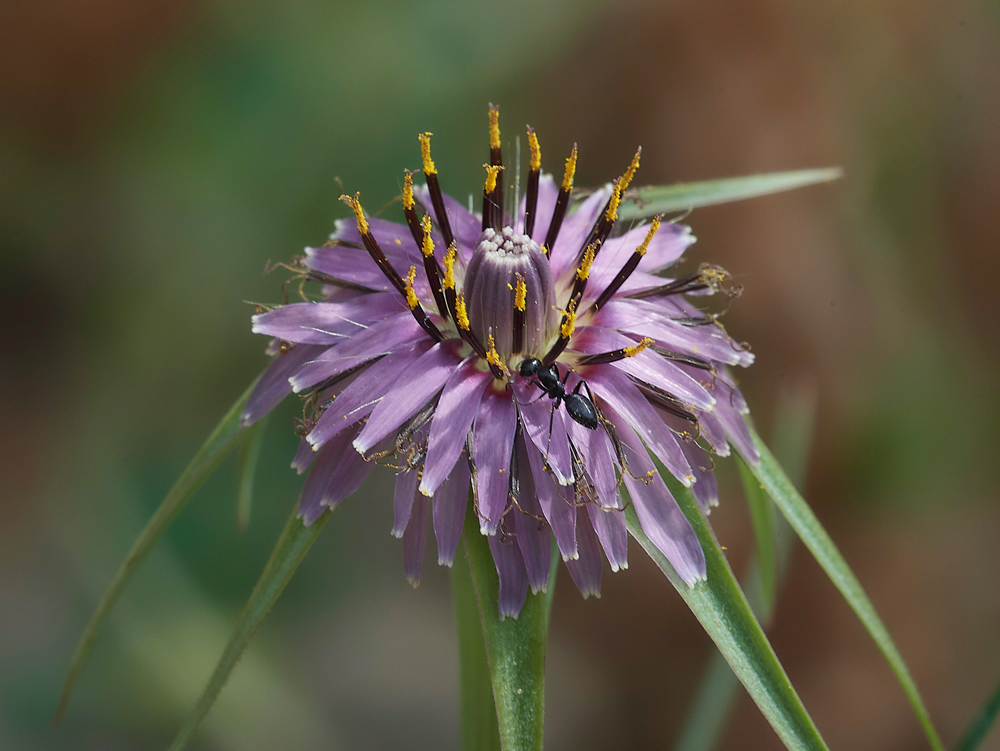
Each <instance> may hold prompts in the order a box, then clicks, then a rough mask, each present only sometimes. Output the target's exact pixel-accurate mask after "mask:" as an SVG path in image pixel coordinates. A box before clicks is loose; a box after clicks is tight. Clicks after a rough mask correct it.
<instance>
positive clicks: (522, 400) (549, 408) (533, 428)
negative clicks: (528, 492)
mask: <svg viewBox="0 0 1000 751" xmlns="http://www.w3.org/2000/svg"><path fill="white" fill-rule="evenodd" d="M514 393H515V395H516V397H517V401H518V405H519V407H520V412H521V424H522V425H524V429H525V431H527V433H528V437H529V438H530V439H531V442H532V443H533V444H535V448H537V449H538V450H539V451H541V452H542V456H544V457H545V464H546V466H547V467H548V468H549V469H551V470H552V473H553V474H554V475H555V478H556V480H558V481H559V484H560V485H572V484H573V462H572V459H571V457H570V451H569V439H568V437H567V434H566V420H565V414H564V410H561V409H556V410H554V409H553V402H552V400H551V399H549V398H547V397H546V396H545V395H544V394H542V393H541V392H540V391H538V390H537V389H536V388H535V387H533V386H531V385H530V384H529V383H528V382H527V381H526V380H524V379H523V378H521V377H520V376H518V377H516V378H515V381H514ZM550 424H551V426H552V429H551V430H549V425H550Z"/></svg>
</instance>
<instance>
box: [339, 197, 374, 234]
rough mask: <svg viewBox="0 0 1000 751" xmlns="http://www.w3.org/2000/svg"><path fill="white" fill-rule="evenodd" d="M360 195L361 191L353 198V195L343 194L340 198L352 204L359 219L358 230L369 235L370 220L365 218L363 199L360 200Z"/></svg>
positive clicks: (355, 215) (349, 204) (352, 208)
mask: <svg viewBox="0 0 1000 751" xmlns="http://www.w3.org/2000/svg"><path fill="white" fill-rule="evenodd" d="M360 197H361V194H360V193H355V194H354V197H353V198H351V196H341V197H340V200H341V201H343V202H344V203H346V204H347V205H348V206H350V207H351V210H352V211H353V212H354V217H355V219H357V220H358V232H360V233H361V234H362V235H367V234H368V220H367V219H365V213H364V212H363V211H362V210H361V201H360V200H359V199H360Z"/></svg>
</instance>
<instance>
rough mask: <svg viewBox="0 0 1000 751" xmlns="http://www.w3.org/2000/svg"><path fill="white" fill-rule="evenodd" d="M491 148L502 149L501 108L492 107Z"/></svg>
mask: <svg viewBox="0 0 1000 751" xmlns="http://www.w3.org/2000/svg"><path fill="white" fill-rule="evenodd" d="M490 148H491V149H499V148H500V108H499V107H494V106H493V105H492V104H491V105H490Z"/></svg>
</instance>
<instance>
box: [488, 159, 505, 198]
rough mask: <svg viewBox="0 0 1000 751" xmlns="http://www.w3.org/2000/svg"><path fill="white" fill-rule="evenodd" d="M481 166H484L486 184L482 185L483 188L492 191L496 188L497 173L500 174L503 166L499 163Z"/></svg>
mask: <svg viewBox="0 0 1000 751" xmlns="http://www.w3.org/2000/svg"><path fill="white" fill-rule="evenodd" d="M483 166H484V167H485V168H486V185H484V186H483V190H484V191H486V192H487V193H492V192H493V191H494V190H496V189H497V175H499V174H500V170H502V169H503V167H501V166H500V165H499V164H484V165H483Z"/></svg>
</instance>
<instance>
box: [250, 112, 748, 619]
mask: <svg viewBox="0 0 1000 751" xmlns="http://www.w3.org/2000/svg"><path fill="white" fill-rule="evenodd" d="M419 139H420V147H421V157H422V165H423V169H422V172H423V176H424V178H425V181H426V185H425V186H418V185H414V184H413V173H411V172H409V171H407V172H406V173H405V181H404V191H403V196H402V207H403V216H404V218H405V220H406V224H405V225H403V224H396V223H393V222H390V221H387V220H384V219H381V218H376V217H373V216H370V215H368V214H367V213H366V212H365V210H364V208H363V206H362V203H361V200H360V196H359V195H357V194H355V195H354V196H344V197H343V198H342V200H343V201H344V202H345V203H346V204H347V205H348V206H350V208H351V210H352V212H353V213H354V218H353V219H349V220H341V221H338V222H337V228H336V231H335V232H334V233H333V235H332V236H331V238H330V240H329V241H328V242H327V243H325V244H324V245H323V246H321V247H318V248H307V249H306V256H305V258H303V259H301V261H300V262H299V265H298V266H297V267H296V268H297V270H298V271H299V272H300V275H301V278H302V279H303V280H309V281H316V282H319V283H321V284H322V285H323V294H324V299H323V301H321V302H314V301H311V300H307V301H305V302H301V303H294V304H287V305H284V306H281V307H278V308H274V309H270V310H261V311H259V312H258V313H257V315H255V316H254V317H253V330H254V332H256V333H260V334H265V335H268V336H270V337H272V338H273V339H272V343H271V347H270V350H269V351H270V353H271V354H272V355H274V358H275V359H274V361H273V363H272V364H271V366H270V367H269V369H268V370H267V372H266V373H265V374H264V376H263V377H262V378H261V380H260V382H259V383H258V384H257V386H256V389H255V391H254V393H253V394H252V395H251V397H250V399H249V401H248V402H247V406H246V408H245V411H244V413H243V422H244V424H250V423H252V422H254V421H255V420H257V419H259V418H260V417H262V416H263V415H265V414H266V413H267V412H269V411H270V410H271V409H273V408H274V406H276V405H277V404H278V402H280V401H281V400H282V399H283V398H284V397H285V396H286V395H287V394H288V393H289V392H290V391H292V392H295V393H297V394H299V395H300V396H302V397H304V398H305V405H306V411H305V414H304V417H303V419H302V420H301V421H300V424H299V432H300V434H301V436H302V443H301V446H300V448H299V451H298V453H297V454H296V456H295V459H294V461H293V465H292V466H293V467H295V468H297V469H298V471H299V472H300V473H301V472H305V471H307V470H308V472H309V476H308V478H307V480H306V483H305V486H304V488H303V490H302V496H301V499H300V514H301V516H302V517H303V518H304V520H305V521H306V523H311V522H312V521H314V520H315V519H317V518H319V516H320V515H322V514H323V513H324V511H326V510H327V509H329V508H334V507H335V506H336V505H337V504H339V503H340V502H341V501H342V500H343V499H344V498H346V497H347V496H349V495H350V494H352V493H353V492H354V491H355V490H357V489H358V487H359V486H360V485H361V483H362V482H363V480H364V479H365V477H366V476H367V475H368V473H369V472H370V471H371V469H372V468H373V466H375V465H376V464H382V465H387V466H390V467H392V468H393V469H394V471H395V472H396V474H397V480H396V491H395V500H394V510H395V514H394V516H395V522H394V525H393V530H392V531H393V534H395V535H396V536H398V537H402V538H403V548H404V559H405V568H406V573H407V576H408V577H409V579H410V580H411V581H412V582H413V583H414V584H416V583H417V582H418V581H419V578H420V572H421V566H422V561H423V554H424V547H425V539H426V530H427V520H428V517H429V516H430V517H431V518H432V519H433V529H434V534H435V537H436V540H437V550H438V562H439V563H441V564H444V565H451V563H452V561H453V559H454V556H455V553H456V549H457V545H458V542H459V539H460V535H461V532H462V529H463V523H464V519H465V515H466V514H467V513H470V511H469V509H468V507H469V503H468V498H469V493H470V489H471V495H472V504H471V513H474V514H476V516H477V518H478V522H479V527H480V530H481V532H482V533H483V534H485V535H488V536H489V542H490V547H491V550H492V552H493V557H494V560H495V563H496V567H497V572H498V574H499V577H500V602H499V608H500V613H501V615H513V616H515V617H516V616H517V614H518V613H519V611H520V609H521V606H522V605H523V603H524V601H525V597H526V595H527V591H528V588H529V587H530V588H531V589H532V591H539V590H540V589H543V588H544V587H545V586H546V582H547V580H548V572H549V563H550V560H549V558H550V550H551V545H550V539H551V537H550V536H554V537H555V541H556V544H557V547H558V549H559V551H560V553H561V555H562V557H563V559H564V561H566V562H567V566H568V568H569V570H570V573H571V575H572V577H573V579H574V581H575V582H576V584H577V586H578V587H579V589H580V591H581V592H582V593H583V594H584V596H587V595H589V594H598V593H599V590H600V574H601V567H602V563H601V553H602V551H603V554H604V556H605V557H606V558H607V559H608V562H609V563H610V565H611V568H612V570H613V571H617V570H618V569H619V568H625V567H627V551H626V525H625V519H624V514H623V509H624V503H623V500H622V497H621V494H620V490H621V488H622V487H623V486H624V488H625V489H626V490H627V491H628V496H629V498H630V499H631V502H632V503H634V504H635V509H636V513H637V515H638V518H639V521H640V523H641V525H642V528H643V530H644V532H645V533H646V535H647V536H648V537H649V538H650V540H651V541H652V542H653V543H654V544H655V545H656V546H657V547H658V548H659V549H660V550H661V551H662V552H663V553H664V555H665V556H666V557H667V558H668V559H669V560H670V562H671V563H672V564H673V566H674V568H675V569H676V570H677V572H678V574H679V575H680V576H681V577H682V578H683V579H684V580H685V581H686V582H687V583H688V584H693V583H694V582H695V581H697V580H698V579H700V578H704V576H705V558H704V555H703V553H702V550H701V547H700V545H699V543H698V539H697V537H696V535H695V533H694V531H693V530H692V528H691V526H690V524H689V523H688V521H687V519H686V517H685V516H684V514H683V512H682V511H681V510H680V508H679V506H678V505H677V503H676V502H675V500H674V498H673V497H672V496H671V494H670V491H669V490H668V488H667V486H666V484H665V483H664V481H663V479H662V478H661V477H660V475H659V474H658V472H657V469H656V465H655V464H654V462H653V459H652V458H651V454H652V456H653V457H656V459H657V460H659V462H660V463H661V464H662V465H663V466H664V467H665V468H666V469H667V471H669V472H670V473H671V474H672V475H673V476H674V477H675V478H677V480H678V481H679V482H681V483H682V484H684V485H685V486H689V487H691V488H692V490H693V492H694V494H695V496H696V497H697V498H698V500H699V503H700V504H701V507H702V509H703V510H704V511H705V512H706V513H707V512H708V510H709V509H710V507H711V506H713V505H715V504H717V502H718V497H717V491H716V485H715V479H714V476H713V474H712V472H711V469H710V467H711V465H712V460H711V457H710V454H711V453H715V454H718V455H726V454H728V453H729V442H730V441H731V442H732V443H733V444H734V445H735V446H736V447H737V448H738V450H739V451H740V452H741V453H742V454H744V456H748V457H756V452H755V449H754V447H753V444H752V442H751V440H750V437H749V434H748V431H747V429H746V426H745V423H744V420H743V418H742V413H745V412H746V411H747V408H746V404H745V402H744V401H743V398H742V396H741V395H740V392H739V390H738V389H737V388H736V386H735V384H734V382H733V381H732V380H731V378H730V377H729V376H728V373H727V368H728V366H735V365H739V366H747V365H749V364H750V363H752V362H753V356H752V355H751V354H750V353H749V352H748V351H747V348H746V346H745V345H740V344H737V343H736V342H734V341H733V340H732V339H731V338H730V337H729V336H728V334H727V333H726V332H725V330H724V329H723V328H722V326H721V324H720V323H719V321H718V316H717V315H713V314H709V313H705V312H703V311H702V310H701V309H700V308H699V307H698V306H697V305H695V302H696V301H699V300H702V299H704V298H705V297H706V296H708V295H712V294H714V293H717V292H721V293H724V294H726V295H729V296H733V295H735V294H736V293H737V292H738V288H736V287H735V286H734V285H733V284H732V280H731V278H730V277H729V275H728V274H727V273H726V272H725V271H723V270H722V269H720V268H719V267H717V266H710V265H702V266H701V267H700V268H699V269H698V270H697V271H696V272H694V273H691V274H688V275H685V276H681V277H674V278H672V277H670V276H668V275H667V274H668V270H669V269H671V268H672V267H674V266H675V265H676V264H677V262H678V261H679V260H680V258H681V255H682V254H683V253H684V251H685V250H686V249H687V248H688V246H689V245H691V243H693V242H694V239H695V238H694V237H693V236H692V235H691V233H690V230H689V229H688V228H687V227H685V226H682V225H680V224H678V223H675V222H672V221H667V220H665V219H664V218H663V217H656V218H654V219H653V220H652V222H651V223H650V224H648V225H644V226H632V227H621V226H619V225H620V222H619V219H618V212H619V208H620V206H621V204H622V202H623V201H627V200H629V194H628V193H627V189H628V187H629V184H630V183H631V181H632V179H633V177H634V175H635V173H636V171H637V169H638V167H639V157H640V152H636V155H635V157H634V158H633V160H632V162H631V163H630V164H629V165H628V167H627V168H626V170H625V171H624V172H623V174H622V175H621V176H620V177H619V178H618V179H617V180H615V181H614V182H612V183H610V184H608V185H605V186H604V187H602V188H599V189H597V190H594V191H592V192H590V193H589V195H587V196H586V197H584V198H583V199H582V200H575V196H574V188H573V182H574V176H575V170H576V163H577V156H578V155H577V149H576V146H574V147H573V149H572V151H571V153H570V155H569V157H568V158H567V159H566V162H565V170H564V173H563V177H562V181H561V183H557V182H556V181H555V179H554V178H553V177H552V176H551V175H548V174H544V173H543V172H542V170H541V147H540V145H539V141H538V137H537V135H536V134H535V132H534V131H533V130H532V129H531V128H529V129H528V142H529V146H530V160H529V173H528V182H527V190H526V195H525V197H524V198H523V199H522V200H519V201H517V199H516V198H515V200H514V201H511V202H510V204H514V205H510V204H508V203H507V201H508V200H509V199H510V198H511V197H512V196H511V195H510V194H511V192H512V191H505V188H504V178H505V171H504V165H503V158H502V153H501V139H500V128H499V111H498V110H497V109H496V108H494V107H492V106H491V108H490V149H489V162H488V163H487V164H486V165H485V172H486V175H485V178H484V183H483V192H482V211H481V213H480V214H478V215H477V214H474V213H472V212H470V211H468V210H467V209H465V208H464V207H463V206H462V205H461V204H460V203H458V202H457V201H455V200H454V199H452V198H450V197H449V196H447V195H446V194H445V193H443V192H442V190H441V187H440V184H439V181H438V172H437V168H436V167H435V165H434V161H433V159H432V158H431V134H430V133H423V134H421V135H420V136H419ZM508 176H509V175H508ZM512 187H513V188H514V191H513V192H514V194H515V195H516V190H517V189H518V187H519V186H512ZM515 201H516V204H515Z"/></svg>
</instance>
